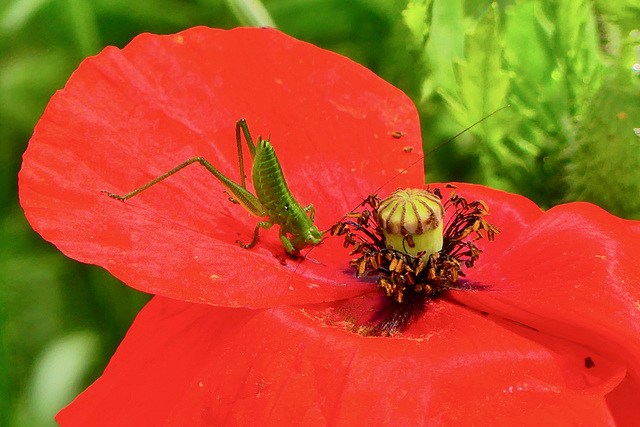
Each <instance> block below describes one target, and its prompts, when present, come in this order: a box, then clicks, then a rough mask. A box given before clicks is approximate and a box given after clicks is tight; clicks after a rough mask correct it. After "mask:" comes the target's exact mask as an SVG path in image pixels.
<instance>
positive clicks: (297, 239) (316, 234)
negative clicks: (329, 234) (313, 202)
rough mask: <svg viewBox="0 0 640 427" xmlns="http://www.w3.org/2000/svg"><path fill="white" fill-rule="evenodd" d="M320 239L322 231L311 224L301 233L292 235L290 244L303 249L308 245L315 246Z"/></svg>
mask: <svg viewBox="0 0 640 427" xmlns="http://www.w3.org/2000/svg"><path fill="white" fill-rule="evenodd" d="M321 241H322V233H321V232H320V230H318V227H316V226H315V225H312V226H311V227H309V228H308V229H307V230H305V232H304V233H303V234H300V235H297V236H292V238H291V244H292V245H293V247H294V248H296V249H297V250H301V249H304V248H306V247H309V246H315V245H317V244H319V243H320V242H321Z"/></svg>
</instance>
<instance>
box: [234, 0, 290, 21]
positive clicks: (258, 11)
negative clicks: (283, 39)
mask: <svg viewBox="0 0 640 427" xmlns="http://www.w3.org/2000/svg"><path fill="white" fill-rule="evenodd" d="M226 2H227V4H228V5H229V9H231V11H232V12H233V13H234V15H236V17H237V18H238V21H240V24H241V25H244V26H247V27H271V28H278V27H277V26H276V23H275V21H274V20H273V18H272V17H271V15H270V14H269V11H267V8H266V7H264V5H263V4H262V2H260V0H226Z"/></svg>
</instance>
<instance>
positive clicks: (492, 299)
mask: <svg viewBox="0 0 640 427" xmlns="http://www.w3.org/2000/svg"><path fill="white" fill-rule="evenodd" d="M240 118H246V119H247V122H248V124H249V127H250V129H251V131H252V133H253V135H254V137H255V136H257V135H263V136H265V137H266V136H268V135H270V136H271V141H272V143H273V145H274V147H275V149H276V152H277V153H278V156H279V158H280V161H281V163H282V166H283V170H284V173H285V176H286V179H287V181H288V183H289V185H290V188H291V190H292V192H293V194H294V195H296V196H297V197H298V198H299V200H300V201H301V202H302V203H303V204H307V203H310V202H312V203H314V204H315V207H316V210H317V220H316V223H317V224H318V226H319V228H320V229H327V228H329V226H330V225H331V224H332V223H334V222H335V221H337V220H339V219H340V218H341V217H342V215H344V213H345V212H348V211H349V210H351V209H352V208H353V207H354V206H355V205H357V204H358V203H359V202H360V201H361V200H362V198H364V197H366V196H367V195H368V194H370V193H371V192H375V191H377V189H378V187H379V186H380V185H382V184H384V183H386V182H387V181H388V180H389V179H390V178H391V177H393V176H395V175H396V174H397V172H398V171H400V170H402V169H404V168H405V167H406V166H407V165H409V164H411V163H412V162H413V161H415V160H417V159H419V158H420V155H421V154H420V153H421V151H420V131H419V123H418V118H417V114H416V111H415V108H414V107H413V105H412V103H411V102H410V100H409V99H408V98H407V97H406V96H405V95H404V94H403V93H402V92H400V91H399V90H397V89H395V88H393V87H392V86H390V85H388V84H386V83H385V82H383V81H382V80H380V79H379V78H377V77H376V76H375V75H374V74H372V73H371V72H369V71H367V70H365V69H364V68H362V67H360V66H358V65H357V64H355V63H353V62H351V61H349V60H347V59H345V58H343V57H340V56H339V55H336V54H333V53H330V52H326V51H323V50H321V49H318V48H316V47H314V46H311V45H308V44H306V43H302V42H299V41H296V40H294V39H291V38H289V37H287V36H285V35H283V34H281V33H279V32H277V31H274V30H268V29H238V30H233V31H221V30H212V29H208V28H194V29H191V30H187V31H185V32H183V33H180V34H178V35H172V36H154V35H148V34H147V35H141V36H139V37H137V38H136V39H135V40H134V41H133V42H131V44H129V45H128V46H127V47H126V48H124V49H122V50H118V49H115V48H108V49H106V50H105V51H103V52H102V53H101V54H100V55H98V56H96V57H94V58H89V59H87V60H86V61H84V62H83V64H82V65H81V66H80V68H79V69H78V71H76V72H75V73H74V75H73V76H72V77H71V79H70V81H69V82H68V84H67V86H66V87H65V89H64V90H62V91H60V92H59V93H57V94H56V95H55V96H54V98H53V99H52V100H51V102H50V104H49V106H48V107H47V110H46V111H45V113H44V115H43V117H42V119H41V120H40V122H39V124H38V126H37V127H36V130H35V132H34V136H33V138H32V140H31V142H30V144H29V148H28V150H27V152H26V153H25V155H24V165H23V169H22V171H21V173H20V199H21V203H22V206H23V207H24V209H25V213H26V215H27V218H28V219H29V221H30V223H31V224H32V226H33V227H34V229H35V230H36V231H38V232H39V233H40V234H41V235H42V236H43V237H44V238H45V239H47V240H49V241H51V242H52V243H54V244H55V245H56V246H57V247H58V248H60V250H62V251H63V252H64V253H65V254H67V255H68V256H70V257H73V258H75V259H77V260H80V261H82V262H87V263H93V264H97V265H101V266H103V267H105V268H106V269H108V270H109V271H110V272H112V273H113V274H114V275H115V276H116V277H118V278H120V279H121V280H123V281H124V282H125V283H127V284H128V285H130V286H132V287H134V288H136V289H140V290H143V291H146V292H149V293H153V294H156V295H158V296H156V297H155V298H154V299H153V300H152V301H151V302H150V303H149V304H148V305H147V307H145V308H144V309H143V310H142V312H141V313H140V315H139V316H138V318H137V319H136V320H135V322H134V324H133V326H132V327H131V330H130V331H129V333H128V335H127V337H126V338H125V340H124V341H123V343H122V345H121V346H120V348H119V349H118V351H117V353H116V355H115V356H114V358H113V359H112V361H111V363H110V364H109V366H108V367H107V369H106V371H105V373H104V375H103V376H102V377H101V378H100V379H99V380H98V381H97V382H96V383H95V384H94V385H92V386H91V387H90V388H89V389H88V390H87V391H85V392H84V393H83V394H82V395H81V396H79V397H78V398H77V399H76V401H74V403H72V404H71V405H70V406H69V407H68V408H67V409H65V410H63V411H62V412H61V413H60V414H59V416H58V420H59V422H60V423H61V424H63V425H209V424H212V425H220V424H225V425H226V424H230V425H235V424H238V425H246V424H260V425H276V424H277V425H281V424H283V423H284V424H293V423H295V424H301V425H325V424H342V425H347V424H349V425H350V424H358V425H362V424H373V425H380V424H397V425H415V424H419V425H423V424H443V423H444V424H461V425H467V424H485V423H487V422H491V423H494V424H504V425H513V424H519V423H528V424H534V423H536V424H542V423H544V424H550V423H552V424H554V425H562V424H567V425H568V424H589V425H598V424H613V423H618V424H619V425H624V424H625V423H627V424H629V425H631V423H632V422H633V420H634V419H635V418H634V417H636V416H637V414H634V411H637V408H636V407H637V405H636V402H637V401H638V399H639V398H640V381H639V377H640V267H639V266H638V264H637V263H636V262H635V257H636V256H637V254H638V250H637V248H636V241H637V239H638V237H640V224H639V223H637V222H632V221H625V220H621V219H618V218H615V217H613V216H611V215H609V214H608V213H606V212H604V211H603V210H601V209H599V208H597V207H595V206H592V205H589V204H585V203H576V204H569V205H564V206H559V207H556V208H553V209H551V210H549V211H548V212H544V213H543V212H542V211H541V210H540V209H539V208H538V207H537V206H535V205H534V204H533V203H532V202H530V201H528V200H526V199H524V198H523V197H520V196H516V195H510V194H507V193H503V192H499V191H495V190H491V189H487V188H484V187H480V186H474V185H464V184H460V185H459V187H458V190H457V191H459V193H461V194H462V195H463V196H465V197H467V198H470V199H482V200H483V201H484V202H486V203H487V204H488V205H489V206H490V209H491V214H492V215H491V222H492V223H494V224H496V225H497V226H498V228H500V229H501V230H502V233H501V234H500V235H499V237H498V238H497V239H496V241H495V242H493V243H491V244H481V245H480V246H481V249H483V250H484V253H483V256H482V258H481V260H480V262H479V263H478V264H477V268H475V269H473V270H469V271H468V272H467V278H468V279H469V280H470V281H472V282H474V283H479V284H481V285H482V290H467V291H462V290H460V291H450V292H449V293H448V294H447V295H446V296H445V297H444V298H440V299H437V300H433V301H431V302H429V303H428V305H427V307H426V310H425V312H424V313H423V314H422V315H421V317H420V318H419V319H417V320H416V321H415V322H413V323H412V324H411V325H410V326H409V327H408V329H406V330H405V331H404V332H403V333H402V334H401V335H400V336H396V337H392V338H380V337H377V338H375V337H364V336H361V335H359V334H357V333H354V332H352V328H351V326H352V325H354V324H355V323H362V322H364V321H366V320H371V319H373V318H374V317H375V315H376V312H377V310H378V309H379V307H380V306H381V305H382V303H383V300H384V298H385V297H383V296H382V295H381V294H379V293H377V292H376V291H375V285H374V284H372V282H370V281H365V280H362V279H356V278H354V275H353V272H352V270H351V269H350V268H349V265H348V264H349V256H348V255H347V254H346V253H345V250H344V249H343V248H342V242H341V241H340V240H339V239H337V238H329V239H327V240H326V241H325V242H324V243H322V244H321V245H319V246H317V247H315V248H314V249H313V250H312V251H311V252H310V254H309V256H308V258H306V259H305V260H304V261H302V262H301V260H300V259H292V258H290V257H288V256H287V255H286V254H285V252H284V250H283V249H282V248H281V247H280V242H279V240H278V237H277V232H276V231H273V230H269V231H264V230H263V231H261V238H260V242H259V243H258V245H257V246H256V247H254V248H253V249H251V250H246V249H243V248H240V247H239V246H238V245H237V244H236V243H235V241H236V240H238V239H240V240H243V241H249V240H250V239H251V236H252V233H253V228H254V226H255V224H256V222H257V220H256V218H255V217H252V216H250V215H249V214H247V213H246V212H245V211H244V210H243V209H242V207H240V206H237V205H234V204H232V203H230V202H229V201H228V200H227V199H228V195H226V194H225V193H224V192H223V187H222V186H221V185H220V184H219V182H218V181H217V180H216V179H215V178H214V177H213V176H211V175H210V174H208V173H207V172H206V171H205V170H202V168H199V167H198V166H190V167H188V168H187V169H185V170H184V171H182V172H180V174H177V175H175V176H172V177H171V178H169V179H167V180H166V181H164V182H163V183H161V184H158V185H156V186H154V187H152V188H150V189H149V190H147V191H145V192H144V193H143V194H140V195H138V196H136V198H134V199H131V200H128V201H126V202H125V203H121V202H119V201H116V200H113V199H110V198H109V197H107V196H106V195H105V194H103V193H101V190H108V191H113V192H117V193H126V192H127V191H130V190H133V189H135V188H137V187H139V186H140V185H142V184H144V183H146V182H147V181H149V180H150V179H152V178H155V177H156V176H158V175H160V174H161V173H163V172H166V171H167V170H169V169H171V168H172V167H173V166H175V165H177V164H178V163H180V162H182V161H184V160H186V159H188V158H191V157H194V156H204V157H205V158H207V159H208V160H209V161H210V162H212V163H213V164H214V165H215V166H216V167H218V168H219V169H220V170H221V171H222V173H224V174H226V175H227V176H229V177H231V178H232V179H235V177H239V173H238V172H237V170H238V165H237V159H236V156H237V154H236V145H235V131H234V126H235V122H236V121H237V120H238V119H240ZM398 136H401V137H400V138H397V137H398ZM407 146H411V147H413V150H412V151H411V150H404V148H405V147H407ZM245 164H250V163H249V161H248V159H247V161H246V162H245ZM238 181H239V179H238ZM421 182H422V171H420V170H419V168H413V169H410V170H409V171H408V172H406V173H404V174H402V175H400V176H399V177H398V178H397V179H396V180H395V181H393V183H392V184H391V185H392V186H393V187H396V186H414V187H415V186H419V185H420V183H421ZM194 302H197V303H201V304H194Z"/></svg>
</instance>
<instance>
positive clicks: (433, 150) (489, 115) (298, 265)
mask: <svg viewBox="0 0 640 427" xmlns="http://www.w3.org/2000/svg"><path fill="white" fill-rule="evenodd" d="M510 107H511V105H510V104H507V105H504V106H502V107H500V108H498V109H497V110H495V111H493V112H491V113H489V114H487V115H486V116H484V117H483V118H481V119H480V120H477V121H476V122H474V123H472V124H470V125H469V126H467V127H466V128H464V129H463V130H461V131H460V132H458V133H457V134H455V135H454V136H452V137H451V138H449V139H447V140H446V141H444V142H442V143H440V144H438V145H437V146H436V147H434V148H432V149H431V150H429V151H427V152H426V153H424V154H423V155H422V156H420V158H418V159H417V160H414V161H413V162H412V163H411V164H409V166H407V167H406V168H404V169H403V170H401V171H400V172H398V173H397V174H395V175H394V176H392V177H391V178H389V179H388V180H387V181H386V182H384V183H383V184H382V185H380V186H379V187H378V188H376V189H375V190H374V191H373V192H372V193H371V194H376V193H378V191H380V190H382V189H383V188H384V187H386V186H387V185H389V184H390V183H391V182H393V181H394V180H395V179H396V178H398V177H399V176H400V175H402V174H403V173H405V172H406V171H408V170H409V169H411V168H412V167H413V166H415V165H416V164H417V163H419V162H421V161H423V160H424V159H425V157H427V156H429V155H431V154H432V153H434V152H435V151H437V150H439V149H440V148H442V147H444V146H445V145H447V144H448V143H450V142H451V141H453V140H454V139H456V138H458V137H459V136H460V135H462V134H463V133H465V132H468V131H469V129H472V128H473V127H475V126H477V125H479V124H480V123H482V122H484V121H485V120H487V119H488V118H489V117H491V116H493V115H494V114H497V113H499V112H500V111H502V110H504V109H507V108H510ZM363 201H364V199H363ZM361 204H362V202H360V203H358V205H356V206H355V207H354V208H353V209H351V210H350V211H349V212H347V213H346V214H344V215H343V217H342V218H340V219H339V220H338V221H337V222H341V221H343V220H344V219H345V218H346V217H347V216H348V215H349V214H351V213H353V211H355V210H356V209H358V207H359V206H360V205H361ZM330 230H331V229H328V230H325V231H323V232H322V234H323V236H324V234H326V233H328V232H329V231H330ZM322 240H323V241H324V240H325V238H324V237H323V238H322ZM317 246H318V245H315V246H313V247H311V249H309V250H308V251H307V252H306V253H305V254H304V256H303V257H302V260H300V262H299V263H298V264H297V265H296V268H295V269H294V270H293V271H294V272H296V271H298V267H300V265H301V264H302V262H303V261H304V260H305V259H307V257H308V256H309V253H311V251H312V250H314V249H315V248H316V247H317Z"/></svg>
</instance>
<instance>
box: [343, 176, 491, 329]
mask: <svg viewBox="0 0 640 427" xmlns="http://www.w3.org/2000/svg"><path fill="white" fill-rule="evenodd" d="M447 188H453V189H455V186H452V185H447ZM442 198H443V196H442V193H441V192H440V190H439V189H434V190H433V191H429V190H421V189H405V190H397V191H395V192H393V193H392V194H391V195H390V196H389V197H387V198H386V199H383V200H380V199H379V198H378V197H377V195H372V196H369V197H368V198H367V199H366V200H365V201H364V202H363V203H362V204H361V205H360V207H359V210H356V211H355V212H353V213H351V214H349V215H348V216H347V217H345V218H344V219H343V220H342V221H340V222H338V223H336V224H335V225H334V226H333V227H332V229H331V234H332V235H343V236H344V246H345V248H348V247H352V250H351V252H350V253H349V255H356V257H355V258H353V259H351V261H350V265H351V266H352V267H353V268H354V269H355V270H356V276H358V277H362V276H369V277H370V276H376V277H377V286H378V290H379V291H381V292H383V293H384V294H385V295H386V296H387V297H388V298H389V299H390V300H391V301H390V302H389V304H387V307H385V308H384V309H381V310H382V311H385V312H386V313H387V314H386V315H385V316H383V318H382V319H381V320H380V322H379V324H377V325H371V327H367V328H363V329H362V331H361V332H363V333H365V334H367V335H390V334H393V333H397V332H401V331H402V330H404V329H405V328H406V327H407V326H408V325H409V324H410V322H411V321H412V320H413V319H415V318H416V317H417V314H421V313H422V311H424V307H425V304H426V302H428V301H429V300H433V299H435V298H438V297H439V296H440V295H441V294H442V293H443V292H445V291H447V290H449V289H462V288H463V287H464V286H462V284H461V283H459V280H460V278H461V277H465V273H464V272H463V271H462V268H463V266H464V267H466V268H472V267H473V265H474V263H475V262H476V261H477V260H478V258H479V257H480V253H481V252H482V251H481V250H480V249H478V247H477V246H476V245H475V243H474V242H475V241H477V240H479V239H481V238H483V237H485V233H486V236H487V237H488V238H489V240H490V241H493V239H494V236H495V235H496V234H498V233H499V232H500V231H499V230H498V229H497V228H496V227H495V226H493V225H491V224H489V223H488V222H487V221H486V220H485V219H484V217H485V216H486V215H487V214H488V207H487V205H486V204H485V203H484V202H482V201H481V200H479V201H472V202H468V201H467V200H466V199H464V198H463V197H460V196H458V195H457V194H456V193H455V191H452V192H451V194H450V196H449V199H448V200H447V201H446V202H445V203H444V204H442ZM451 209H453V213H452V216H451V217H450V219H449V221H448V223H447V224H446V226H445V225H444V224H443V223H444V214H445V211H448V210H451ZM393 319H395V320H393ZM398 319H401V321H398ZM402 319H404V320H402ZM382 324H387V325H389V326H386V327H380V325H382ZM372 331H373V332H372Z"/></svg>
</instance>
